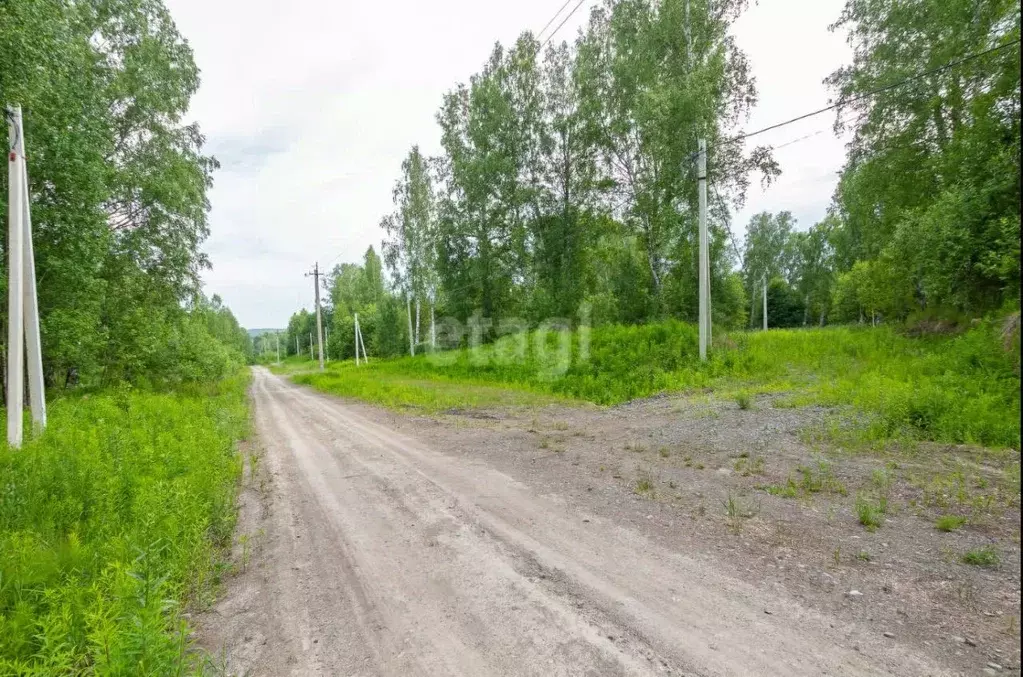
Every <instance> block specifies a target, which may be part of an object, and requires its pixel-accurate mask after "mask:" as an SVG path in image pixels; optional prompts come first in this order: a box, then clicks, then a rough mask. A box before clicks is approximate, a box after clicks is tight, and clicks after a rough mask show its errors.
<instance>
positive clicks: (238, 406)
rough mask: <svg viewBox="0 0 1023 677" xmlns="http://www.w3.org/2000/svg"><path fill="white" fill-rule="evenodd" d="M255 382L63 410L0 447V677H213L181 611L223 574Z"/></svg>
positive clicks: (94, 399)
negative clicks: (16, 444) (41, 430)
mask: <svg viewBox="0 0 1023 677" xmlns="http://www.w3.org/2000/svg"><path fill="white" fill-rule="evenodd" d="M246 383H247V376H243V375H239V376H238V377H236V378H233V379H230V380H228V381H225V382H221V383H220V384H217V385H215V386H205V387H200V386H191V387H188V388H183V389H181V390H178V391H176V392H174V393H164V394H158V393H152V392H138V391H131V390H128V389H124V390H118V391H107V392H100V393H94V394H90V395H84V396H79V397H70V398H66V399H61V400H57V401H55V402H53V403H52V405H51V409H50V412H49V414H50V417H49V427H48V429H47V431H46V433H45V434H44V435H43V436H42V437H41V438H40V439H37V440H33V441H29V442H27V443H26V444H25V445H24V447H23V448H22V449H21V450H13V449H9V448H6V447H5V448H3V449H0V674H4V675H9V674H10V675H18V674H26V675H27V674H33V675H35V674H39V675H42V674H47V675H56V674H93V673H95V674H108V675H137V674H138V675H141V674H150V675H170V674H182V673H190V672H195V671H199V670H201V669H202V664H201V663H202V661H201V657H200V656H199V655H198V654H197V653H195V652H193V651H192V650H191V648H190V647H189V642H188V640H187V638H188V630H187V627H186V625H185V622H184V621H183V620H182V617H181V613H182V609H183V608H185V607H186V606H187V605H190V604H191V605H196V606H202V605H203V604H205V603H208V602H210V601H211V600H212V598H213V593H214V591H215V588H216V585H217V582H218V577H219V576H220V575H221V573H222V569H223V567H224V566H226V565H225V564H223V560H222V558H221V556H220V555H221V553H222V549H223V548H225V547H227V546H229V545H230V542H231V536H232V533H233V529H234V524H235V504H234V499H235V489H236V486H237V480H238V477H239V474H240V469H241V462H240V458H239V455H238V454H237V453H236V451H235V443H236V441H237V440H238V439H239V438H240V437H241V436H242V435H243V434H244V433H245V430H246V427H247V424H248V422H247V406H246V401H245V385H246Z"/></svg>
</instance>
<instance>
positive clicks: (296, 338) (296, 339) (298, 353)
mask: <svg viewBox="0 0 1023 677" xmlns="http://www.w3.org/2000/svg"><path fill="white" fill-rule="evenodd" d="M301 354H302V346H300V345H299V344H298V334H295V355H296V356H298V355H301Z"/></svg>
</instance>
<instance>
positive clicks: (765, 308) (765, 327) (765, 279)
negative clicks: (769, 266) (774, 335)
mask: <svg viewBox="0 0 1023 677" xmlns="http://www.w3.org/2000/svg"><path fill="white" fill-rule="evenodd" d="M764 331H767V273H764Z"/></svg>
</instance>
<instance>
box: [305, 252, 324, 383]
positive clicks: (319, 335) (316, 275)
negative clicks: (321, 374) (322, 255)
mask: <svg viewBox="0 0 1023 677" xmlns="http://www.w3.org/2000/svg"><path fill="white" fill-rule="evenodd" d="M309 276H312V278H313V287H314V288H315V289H316V346H317V348H319V351H320V371H323V318H322V317H321V316H320V264H319V263H316V264H315V265H314V266H313V271H312V272H311V273H306V277H309ZM312 340H313V339H312V336H310V337H309V351H310V353H311V352H312ZM313 359H315V358H313Z"/></svg>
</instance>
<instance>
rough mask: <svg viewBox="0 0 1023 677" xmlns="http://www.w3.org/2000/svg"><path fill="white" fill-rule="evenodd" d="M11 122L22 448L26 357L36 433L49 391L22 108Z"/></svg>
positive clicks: (13, 406)
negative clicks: (44, 373) (46, 380)
mask: <svg viewBox="0 0 1023 677" xmlns="http://www.w3.org/2000/svg"><path fill="white" fill-rule="evenodd" d="M4 117H5V118H7V121H8V138H9V140H10V151H9V153H8V156H7V159H8V163H7V167H8V190H9V192H8V202H7V209H8V257H9V258H8V268H7V272H8V287H7V290H8V297H7V309H8V315H7V320H8V322H7V351H8V352H7V442H8V444H10V445H11V446H12V447H15V448H18V447H21V442H22V438H23V434H24V430H23V423H22V408H23V402H24V399H23V398H24V388H25V380H24V379H25V369H24V368H25V362H24V360H25V358H26V357H27V358H28V364H27V366H28V395H29V402H30V403H31V408H32V423H33V428H34V429H35V432H37V433H38V432H40V431H42V429H43V428H45V427H46V391H45V384H44V382H43V354H42V345H41V343H40V340H39V303H38V297H37V295H36V275H35V254H34V252H33V248H32V211H31V208H30V207H29V192H28V166H27V164H26V162H25V129H24V126H23V125H22V120H21V107H20V106H12V107H10V108H7V109H5V110H4Z"/></svg>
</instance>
